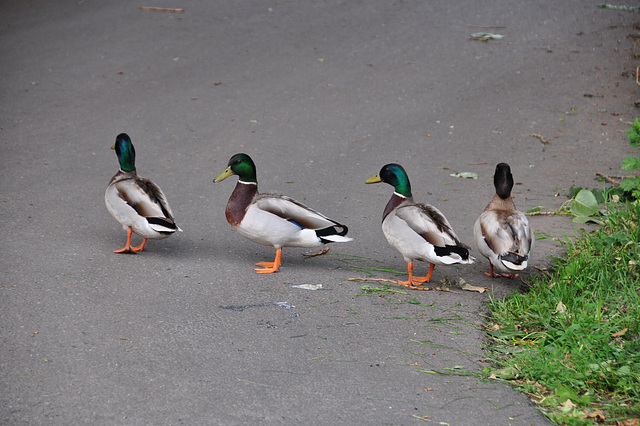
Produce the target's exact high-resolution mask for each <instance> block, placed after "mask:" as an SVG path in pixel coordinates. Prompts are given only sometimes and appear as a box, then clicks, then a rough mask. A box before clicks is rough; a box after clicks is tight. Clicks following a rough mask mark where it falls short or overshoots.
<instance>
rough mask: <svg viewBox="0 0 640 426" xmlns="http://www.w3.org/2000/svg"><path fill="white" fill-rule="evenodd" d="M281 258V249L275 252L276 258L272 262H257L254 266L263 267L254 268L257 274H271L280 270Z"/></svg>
mask: <svg viewBox="0 0 640 426" xmlns="http://www.w3.org/2000/svg"><path fill="white" fill-rule="evenodd" d="M281 258H282V247H281V248H279V249H278V250H276V258H275V260H274V261H273V262H258V263H256V266H264V268H255V269H254V270H255V271H256V272H257V273H258V274H272V273H274V272H278V270H279V269H280V259H281Z"/></svg>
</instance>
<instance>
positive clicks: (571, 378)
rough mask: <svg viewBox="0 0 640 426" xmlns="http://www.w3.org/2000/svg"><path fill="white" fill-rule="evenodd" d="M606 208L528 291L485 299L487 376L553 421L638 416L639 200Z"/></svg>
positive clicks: (534, 278)
mask: <svg viewBox="0 0 640 426" xmlns="http://www.w3.org/2000/svg"><path fill="white" fill-rule="evenodd" d="M580 192H581V191H580ZM580 192H579V193H580ZM605 207H606V210H605V212H604V213H603V215H602V220H603V222H604V223H603V226H602V227H600V228H599V229H597V230H596V231H593V232H590V233H586V232H585V233H584V234H583V235H582V236H581V237H580V238H578V239H576V240H569V239H567V240H566V241H565V246H566V249H567V253H566V256H565V257H563V258H555V259H554V260H555V266H554V268H553V270H551V271H549V272H547V273H545V274H544V275H541V276H531V283H530V285H531V287H530V291H529V292H527V293H523V294H513V295H511V296H510V297H509V298H508V299H505V300H495V299H492V300H491V303H490V309H491V312H492V314H491V317H490V323H489V324H487V333H488V335H489V336H490V337H491V338H492V339H493V343H494V345H492V346H491V347H490V348H489V349H490V350H491V351H492V353H493V354H494V357H495V359H494V360H495V362H496V364H497V366H498V368H499V369H496V371H493V372H492V373H493V375H494V376H495V377H496V378H498V379H502V380H510V381H512V382H513V383H514V384H516V386H519V387H520V388H521V389H522V390H523V391H524V392H526V393H527V394H529V395H530V396H531V397H532V398H533V399H534V401H536V402H537V403H538V405H539V406H540V407H541V409H543V411H544V412H545V414H546V415H547V416H548V417H549V418H550V419H551V420H552V421H554V422H556V423H558V424H567V425H569V424H576V425H577V424H580V425H582V424H594V421H593V419H595V417H594V418H593V419H592V418H590V417H589V415H590V414H594V413H599V414H597V415H598V416H602V417H601V419H602V421H604V420H605V418H606V419H607V420H611V421H617V420H625V419H638V418H640V322H639V321H638V318H640V292H639V291H638V282H640V260H639V259H640V225H638V223H639V222H638V221H639V219H640V201H634V202H633V203H616V204H614V203H611V202H608V203H606V206H605ZM509 367H511V368H510V369H509ZM503 371H504V372H507V373H508V372H515V373H516V374H515V377H513V375H509V374H503V373H502V372H503ZM487 373H491V372H489V371H485V374H487ZM489 378H492V377H491V376H490V377H489ZM594 415H595V414H594ZM599 423H602V422H601V421H600V422H599Z"/></svg>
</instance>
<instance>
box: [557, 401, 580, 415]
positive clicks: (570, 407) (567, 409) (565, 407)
mask: <svg viewBox="0 0 640 426" xmlns="http://www.w3.org/2000/svg"><path fill="white" fill-rule="evenodd" d="M560 406H561V407H562V412H564V413H568V412H570V411H571V410H574V409H575V408H576V407H577V405H576V404H574V403H573V402H571V400H570V399H567V400H566V401H565V402H563V403H562V404H560Z"/></svg>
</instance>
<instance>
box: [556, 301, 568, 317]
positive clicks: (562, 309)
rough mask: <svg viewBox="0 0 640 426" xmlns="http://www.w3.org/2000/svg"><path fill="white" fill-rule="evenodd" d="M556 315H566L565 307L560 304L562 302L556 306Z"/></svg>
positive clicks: (560, 302)
mask: <svg viewBox="0 0 640 426" xmlns="http://www.w3.org/2000/svg"><path fill="white" fill-rule="evenodd" d="M556 313H558V314H566V313H567V307H566V306H564V303H562V300H561V301H559V302H558V304H557V305H556Z"/></svg>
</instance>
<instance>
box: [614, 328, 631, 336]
mask: <svg viewBox="0 0 640 426" xmlns="http://www.w3.org/2000/svg"><path fill="white" fill-rule="evenodd" d="M627 330H628V329H627V328H623V329H622V330H620V331H618V332H617V333H613V334H612V335H611V337H620V336H624V333H626V332H627Z"/></svg>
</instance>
